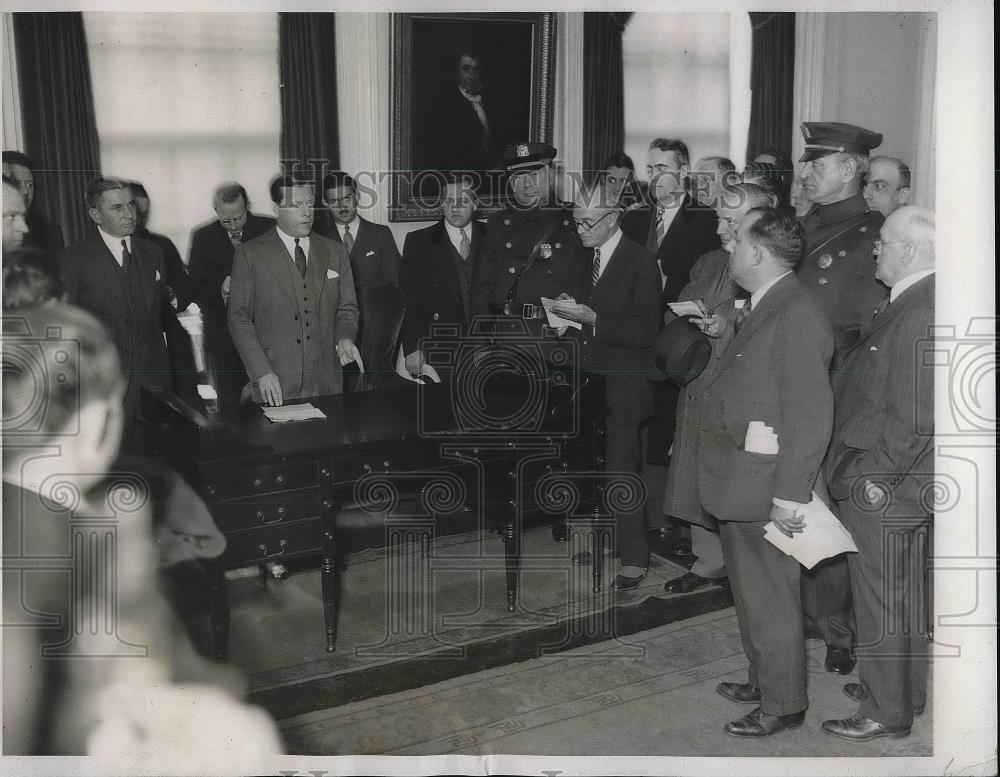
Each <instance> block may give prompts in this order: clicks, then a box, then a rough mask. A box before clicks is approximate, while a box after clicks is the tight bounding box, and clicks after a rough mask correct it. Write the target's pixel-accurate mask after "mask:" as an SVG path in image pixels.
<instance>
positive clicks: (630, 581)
mask: <svg viewBox="0 0 1000 777" xmlns="http://www.w3.org/2000/svg"><path fill="white" fill-rule="evenodd" d="M645 579H646V573H645V572H643V573H642V574H641V575H639V576H638V577H626V576H625V575H615V581H614V582H613V583H612V584H611V590H612V591H631V590H632V589H633V588H638V587H639V584H640V583H642V581H643V580H645Z"/></svg>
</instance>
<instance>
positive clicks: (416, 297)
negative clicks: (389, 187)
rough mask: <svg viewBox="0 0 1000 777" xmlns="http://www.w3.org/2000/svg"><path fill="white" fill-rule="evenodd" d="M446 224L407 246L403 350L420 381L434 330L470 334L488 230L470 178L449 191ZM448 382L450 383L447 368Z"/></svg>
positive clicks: (455, 180)
mask: <svg viewBox="0 0 1000 777" xmlns="http://www.w3.org/2000/svg"><path fill="white" fill-rule="evenodd" d="M443 195H444V198H443V202H442V207H443V209H444V218H443V219H441V221H439V222H438V223H437V224H434V225H432V226H430V227H425V228H424V229H418V230H417V231H415V232H410V233H409V234H408V235H407V236H406V242H405V243H403V262H402V265H401V268H400V279H399V285H400V287H401V288H402V289H403V293H404V294H405V295H406V316H405V318H404V319H403V329H402V338H403V349H404V353H405V354H406V369H407V371H409V372H410V374H412V375H420V374H421V370H422V369H423V367H424V360H425V357H426V354H425V353H424V352H423V351H422V350H421V348H420V340H421V339H422V338H425V337H430V336H431V328H432V327H434V326H436V325H437V326H440V325H447V324H453V325H456V326H458V328H459V331H460V332H461V333H463V334H468V331H469V324H470V323H471V318H472V317H471V314H470V311H471V302H472V300H471V295H472V284H473V278H475V276H476V273H477V272H478V270H479V264H480V261H481V249H482V243H483V238H484V236H485V235H486V227H485V226H483V225H482V224H481V223H480V222H478V221H475V220H474V219H473V218H472V216H473V214H474V213H475V210H476V207H477V205H478V204H479V203H478V200H477V198H476V194H475V191H474V190H473V186H472V181H471V179H469V178H463V177H458V176H455V177H452V178H451V179H449V180H448V183H447V184H445V188H444V190H443ZM439 372H442V373H444V374H442V375H441V377H442V378H444V379H447V378H448V377H449V371H448V370H446V369H445V368H444V367H443V366H442V367H441V368H440V370H439Z"/></svg>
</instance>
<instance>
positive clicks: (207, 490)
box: [205, 486, 215, 496]
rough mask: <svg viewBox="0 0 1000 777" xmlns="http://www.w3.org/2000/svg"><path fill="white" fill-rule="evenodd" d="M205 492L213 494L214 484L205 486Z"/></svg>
mask: <svg viewBox="0 0 1000 777" xmlns="http://www.w3.org/2000/svg"><path fill="white" fill-rule="evenodd" d="M205 493H206V494H208V495H209V496H215V486H205Z"/></svg>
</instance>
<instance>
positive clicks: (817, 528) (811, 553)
mask: <svg viewBox="0 0 1000 777" xmlns="http://www.w3.org/2000/svg"><path fill="white" fill-rule="evenodd" d="M799 514H800V515H802V516H803V518H804V519H805V528H804V529H803V530H802V531H801V532H800V533H798V534H795V535H794V536H792V537H788V536H786V535H784V534H782V532H781V531H780V530H779V529H778V527H777V526H775V525H774V523H773V522H769V523H768V524H767V525H766V526H765V527H764V539H766V540H767V541H768V542H770V543H771V544H772V545H774V547H776V548H777V549H778V550H780V551H782V552H783V553H786V554H788V555H789V556H791V557H792V558H794V559H795V560H796V561H798V562H799V563H800V564H801V565H802V566H804V567H805V568H806V569H812V568H813V567H814V566H816V564H818V563H819V562H820V561H822V560H823V559H825V558H832V557H833V556H836V555H839V554H840V553H857V552H858V546H857V545H855V544H854V538H853V537H852V536H851V533H850V532H849V531H847V529H845V528H844V526H843V524H841V522H840V521H838V520H837V516H835V515H834V514H833V513H832V512H830V508H829V507H827V506H826V504H824V502H823V500H822V499H820V498H819V497H818V496H817V495H816V493H815V492H813V496H812V501H810V502H809V504H807V505H805V506H804V507H803V508H801V511H800V513H799Z"/></svg>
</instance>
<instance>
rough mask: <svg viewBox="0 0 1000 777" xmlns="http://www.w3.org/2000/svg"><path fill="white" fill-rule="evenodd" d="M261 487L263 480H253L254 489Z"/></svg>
mask: <svg viewBox="0 0 1000 777" xmlns="http://www.w3.org/2000/svg"><path fill="white" fill-rule="evenodd" d="M262 485H264V481H263V480H261V479H260V478H254V481H253V487H254V488H260V487H261V486H262Z"/></svg>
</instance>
